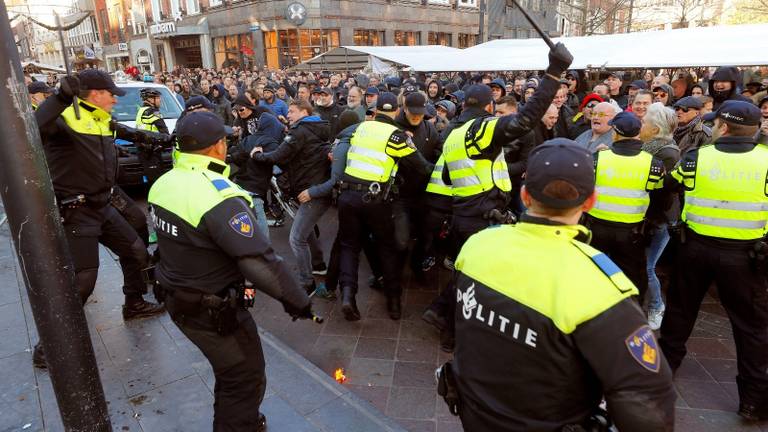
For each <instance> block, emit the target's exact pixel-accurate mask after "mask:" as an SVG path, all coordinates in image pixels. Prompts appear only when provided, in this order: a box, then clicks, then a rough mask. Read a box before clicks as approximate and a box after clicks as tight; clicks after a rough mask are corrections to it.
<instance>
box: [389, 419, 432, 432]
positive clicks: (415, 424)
mask: <svg viewBox="0 0 768 432" xmlns="http://www.w3.org/2000/svg"><path fill="white" fill-rule="evenodd" d="M397 422H398V423H400V425H402V426H403V427H404V428H405V429H406V430H408V432H435V427H436V426H437V425H436V424H435V423H436V422H435V421H434V420H407V419H399V420H398V421H397ZM440 432H442V430H441V431H440Z"/></svg>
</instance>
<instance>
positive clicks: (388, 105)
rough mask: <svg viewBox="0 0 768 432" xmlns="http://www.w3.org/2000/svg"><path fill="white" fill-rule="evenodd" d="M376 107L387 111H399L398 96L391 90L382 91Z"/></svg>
mask: <svg viewBox="0 0 768 432" xmlns="http://www.w3.org/2000/svg"><path fill="white" fill-rule="evenodd" d="M376 109H377V110H378V111H385V112H392V111H397V96H395V95H394V94H392V93H390V92H382V93H381V94H379V98H378V99H377V100H376Z"/></svg>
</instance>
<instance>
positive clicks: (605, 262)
mask: <svg viewBox="0 0 768 432" xmlns="http://www.w3.org/2000/svg"><path fill="white" fill-rule="evenodd" d="M590 258H592V262H594V263H595V265H596V266H597V268H599V269H600V270H601V271H602V272H603V273H605V275H606V276H608V277H611V276H613V275H615V274H616V273H621V269H620V268H619V266H617V265H616V263H614V262H613V261H612V260H611V259H610V258H608V255H606V254H604V253H599V254H597V255H592V256H591V257H590Z"/></svg>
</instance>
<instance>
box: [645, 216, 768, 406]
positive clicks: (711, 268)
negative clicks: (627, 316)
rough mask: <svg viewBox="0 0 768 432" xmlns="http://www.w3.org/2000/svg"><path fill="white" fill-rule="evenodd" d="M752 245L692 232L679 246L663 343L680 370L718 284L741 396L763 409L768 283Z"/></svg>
mask: <svg viewBox="0 0 768 432" xmlns="http://www.w3.org/2000/svg"><path fill="white" fill-rule="evenodd" d="M752 247H753V245H752V244H741V245H735V244H733V243H730V242H727V241H719V240H716V239H713V238H710V237H702V236H699V235H696V234H692V233H691V232H690V231H688V233H687V239H686V242H685V243H684V244H681V245H679V249H678V250H679V252H678V257H677V263H676V267H677V272H676V273H677V275H676V278H675V280H674V281H673V283H672V285H671V286H670V288H669V292H668V293H667V305H666V309H667V311H666V313H665V314H664V321H663V322H662V324H661V339H660V341H659V344H660V345H661V349H662V350H663V351H664V355H665V356H666V358H667V361H668V362H669V365H670V366H671V367H672V370H675V369H677V368H678V367H679V366H680V363H681V362H682V360H683V357H685V354H686V348H685V343H686V341H687V340H688V337H689V336H690V335H691V331H692V330H693V327H694V325H695V323H696V318H697V316H698V314H699V307H700V306H701V302H702V300H703V298H704V295H706V293H707V290H708V289H709V287H710V285H711V284H712V282H715V284H716V285H717V292H718V295H719V296H720V302H721V303H722V305H723V307H724V308H725V310H726V312H727V313H728V317H729V318H730V320H731V326H732V327H733V337H734V340H735V342H736V354H737V362H738V376H737V377H736V382H737V384H738V388H739V398H740V399H741V401H742V402H743V403H749V404H754V405H757V406H761V404H768V372H766V370H768V283H767V282H766V276H765V274H758V272H757V271H756V270H755V269H754V268H753V266H752V264H751V260H750V258H749V255H748V253H749V251H750V250H751V249H752ZM763 406H765V405H763Z"/></svg>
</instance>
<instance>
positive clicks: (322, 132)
mask: <svg viewBox="0 0 768 432" xmlns="http://www.w3.org/2000/svg"><path fill="white" fill-rule="evenodd" d="M331 137H332V135H331V134H330V125H329V124H328V122H327V121H325V120H323V119H321V118H320V117H318V116H314V115H313V116H307V117H304V118H303V119H301V120H299V121H298V122H297V123H295V124H294V125H293V126H291V128H290V129H289V130H288V134H287V135H286V136H285V138H284V139H283V142H282V143H280V146H278V148H277V150H275V151H272V152H269V153H255V154H254V155H253V159H254V160H255V161H257V162H266V163H271V164H276V165H279V166H280V168H282V169H284V170H285V171H288V182H289V183H290V188H291V190H290V195H291V196H293V197H296V196H298V195H299V194H300V193H301V192H302V191H304V190H305V189H307V188H309V187H310V186H312V185H316V184H320V183H323V182H325V181H326V180H328V178H329V177H330V175H331V172H330V168H331V163H330V161H329V160H328V153H330V151H331V145H330V143H331Z"/></svg>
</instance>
